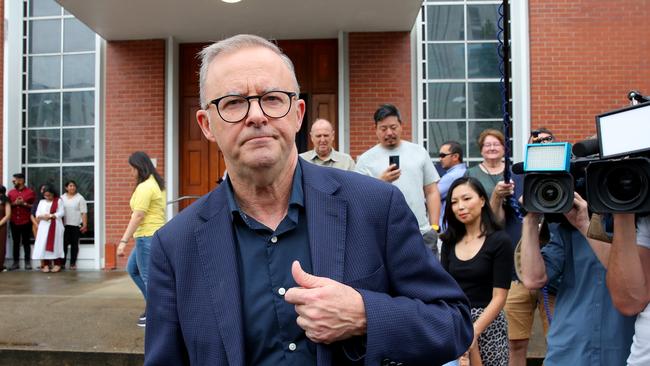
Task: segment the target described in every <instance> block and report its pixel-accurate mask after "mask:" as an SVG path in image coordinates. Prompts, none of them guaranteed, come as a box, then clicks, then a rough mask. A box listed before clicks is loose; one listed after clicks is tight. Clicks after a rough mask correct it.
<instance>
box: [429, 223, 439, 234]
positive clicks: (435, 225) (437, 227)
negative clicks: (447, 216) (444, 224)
mask: <svg viewBox="0 0 650 366" xmlns="http://www.w3.org/2000/svg"><path fill="white" fill-rule="evenodd" d="M431 228H432V229H433V230H435V232H437V233H439V232H440V226H438V224H431Z"/></svg>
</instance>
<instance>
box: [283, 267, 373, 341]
mask: <svg viewBox="0 0 650 366" xmlns="http://www.w3.org/2000/svg"><path fill="white" fill-rule="evenodd" d="M291 275H292V276H293V279H294V281H296V283H297V284H298V286H300V287H293V288H291V289H289V290H288V291H287V292H286V294H285V295H284V300H285V301H286V302H288V303H290V304H294V305H295V308H296V313H298V318H297V319H296V322H297V323H298V326H300V328H302V329H304V330H305V335H306V336H307V338H309V339H311V340H312V341H313V342H315V343H325V344H330V343H332V342H336V341H340V340H343V339H347V338H350V337H352V336H356V335H363V334H365V333H366V309H365V306H364V304H363V298H362V297H361V294H359V292H357V291H356V290H355V289H353V288H352V287H350V286H347V285H344V284H342V283H340V282H336V281H334V280H332V279H330V278H326V277H318V276H314V275H311V274H309V273H307V272H305V271H303V269H302V267H300V263H299V262H298V261H294V262H293V263H292V265H291Z"/></svg>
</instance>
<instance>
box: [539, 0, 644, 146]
mask: <svg viewBox="0 0 650 366" xmlns="http://www.w3.org/2000/svg"><path fill="white" fill-rule="evenodd" d="M529 14H530V57H531V62H530V66H531V115H532V126H533V128H535V127H539V126H546V127H548V128H550V129H551V130H553V131H555V132H556V133H557V135H558V137H559V139H561V140H568V141H576V140H581V139H583V138H584V137H586V136H588V135H592V134H595V133H596V129H595V122H594V116H595V115H596V114H600V113H602V112H605V111H608V110H611V109H614V108H619V107H623V106H626V105H627V104H628V100H627V99H626V96H627V93H628V91H630V90H632V89H637V90H640V91H641V92H643V93H645V94H650V41H648V35H650V22H649V21H648V20H649V19H650V7H649V6H648V3H647V2H644V1H638V0H619V1H611V0H571V1H566V0H530V1H529ZM649 128H650V126H649Z"/></svg>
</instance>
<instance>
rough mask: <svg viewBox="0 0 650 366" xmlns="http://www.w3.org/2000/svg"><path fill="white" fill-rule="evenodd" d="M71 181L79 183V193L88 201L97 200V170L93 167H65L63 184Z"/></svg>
mask: <svg viewBox="0 0 650 366" xmlns="http://www.w3.org/2000/svg"><path fill="white" fill-rule="evenodd" d="M69 180H74V181H75V182H77V191H78V192H79V193H81V195H82V196H84V198H85V199H86V201H94V200H95V168H94V167H93V166H66V167H63V184H65V182H67V181H69Z"/></svg>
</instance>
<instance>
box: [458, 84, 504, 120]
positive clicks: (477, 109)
mask: <svg viewBox="0 0 650 366" xmlns="http://www.w3.org/2000/svg"><path fill="white" fill-rule="evenodd" d="M500 85H501V83H498V82H494V83H469V91H468V93H467V100H468V103H467V106H468V109H469V113H468V115H469V118H501V116H502V114H501V90H500V87H499V86H500Z"/></svg>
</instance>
